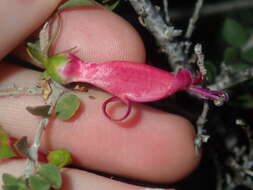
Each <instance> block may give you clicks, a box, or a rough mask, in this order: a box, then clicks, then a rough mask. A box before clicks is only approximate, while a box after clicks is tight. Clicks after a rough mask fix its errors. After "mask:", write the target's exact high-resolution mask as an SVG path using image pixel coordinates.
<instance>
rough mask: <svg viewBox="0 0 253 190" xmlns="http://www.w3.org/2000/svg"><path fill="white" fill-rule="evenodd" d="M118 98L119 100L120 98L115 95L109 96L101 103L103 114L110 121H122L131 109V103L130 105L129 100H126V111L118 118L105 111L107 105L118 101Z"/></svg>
mask: <svg viewBox="0 0 253 190" xmlns="http://www.w3.org/2000/svg"><path fill="white" fill-rule="evenodd" d="M118 100H121V99H120V98H118V97H117V96H113V97H111V98H109V99H108V100H106V101H105V102H104V103H103V105H102V109H103V112H104V114H105V116H106V117H107V118H109V119H110V120H112V121H122V120H124V119H126V118H127V117H128V115H129V114H130V112H131V110H132V105H131V102H130V101H127V102H126V105H127V111H126V113H125V114H124V115H123V116H122V117H121V118H119V119H115V118H112V117H111V116H110V115H109V113H108V112H107V105H108V104H109V103H111V102H115V101H118Z"/></svg>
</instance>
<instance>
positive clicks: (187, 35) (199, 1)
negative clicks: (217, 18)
mask: <svg viewBox="0 0 253 190" xmlns="http://www.w3.org/2000/svg"><path fill="white" fill-rule="evenodd" d="M203 1H204V0H197V3H196V5H195V9H194V11H193V15H192V17H191V18H190V20H189V23H188V27H187V30H186V33H185V38H187V39H189V38H190V37H191V35H192V33H193V31H194V28H195V25H196V22H197V20H198V18H199V13H200V10H201V8H202V5H203Z"/></svg>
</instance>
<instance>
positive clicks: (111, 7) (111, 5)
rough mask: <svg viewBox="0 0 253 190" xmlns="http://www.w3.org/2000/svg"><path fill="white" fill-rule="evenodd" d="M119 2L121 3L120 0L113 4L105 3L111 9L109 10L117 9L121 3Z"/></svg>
mask: <svg viewBox="0 0 253 190" xmlns="http://www.w3.org/2000/svg"><path fill="white" fill-rule="evenodd" d="M119 3H120V0H117V1H115V2H114V3H112V4H107V5H105V7H106V8H107V9H109V10H111V11H112V10H114V9H116V7H117V6H118V5H119Z"/></svg>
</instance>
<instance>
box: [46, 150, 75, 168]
mask: <svg viewBox="0 0 253 190" xmlns="http://www.w3.org/2000/svg"><path fill="white" fill-rule="evenodd" d="M47 160H48V162H49V163H51V164H54V165H55V166H57V167H59V168H63V167H64V166H66V165H68V164H71V162H72V158H71V153H70V152H69V151H68V150H66V149H59V150H54V151H51V152H49V154H48V156H47Z"/></svg>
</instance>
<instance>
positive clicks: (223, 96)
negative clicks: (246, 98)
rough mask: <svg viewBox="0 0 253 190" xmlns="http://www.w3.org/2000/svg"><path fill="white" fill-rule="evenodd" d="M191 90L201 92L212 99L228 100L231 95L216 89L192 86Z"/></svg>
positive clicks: (196, 92)
mask: <svg viewBox="0 0 253 190" xmlns="http://www.w3.org/2000/svg"><path fill="white" fill-rule="evenodd" d="M189 90H190V91H191V92H193V93H195V94H199V95H201V96H202V97H204V98H206V99H211V100H224V101H228V99H229V96H228V94H227V93H226V92H223V91H215V90H209V89H204V88H198V87H190V88H189Z"/></svg>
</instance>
